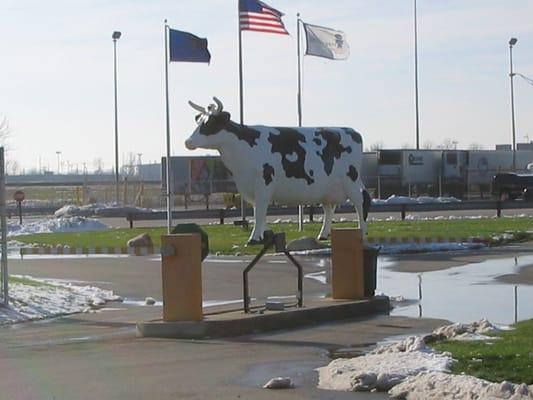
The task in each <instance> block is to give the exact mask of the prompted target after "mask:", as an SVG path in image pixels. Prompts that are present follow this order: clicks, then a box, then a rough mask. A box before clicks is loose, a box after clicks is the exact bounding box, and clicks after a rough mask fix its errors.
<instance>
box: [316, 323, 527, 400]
mask: <svg viewBox="0 0 533 400" xmlns="http://www.w3.org/2000/svg"><path fill="white" fill-rule="evenodd" d="M497 331H499V329H498V328H497V327H495V326H494V325H492V324H491V323H490V322H489V321H487V320H485V319H482V320H480V321H477V322H473V323H471V324H452V325H447V326H443V327H441V328H438V329H436V330H435V331H434V332H433V333H432V334H431V335H428V336H426V337H424V338H422V337H415V336H412V337H408V338H406V339H404V340H401V341H397V342H393V343H389V344H385V345H382V346H379V347H377V348H376V349H374V350H373V351H371V352H370V353H368V354H366V355H364V356H362V357H356V358H350V359H337V360H334V361H332V362H331V363H330V364H329V365H327V366H325V367H322V368H318V369H317V371H318V373H319V381H318V387H319V388H321V389H329V390H341V391H371V390H372V391H374V390H379V391H387V390H390V392H389V394H391V395H393V396H394V397H395V398H401V399H404V398H405V399H410V400H418V399H420V400H422V399H512V400H515V399H517V400H518V399H530V398H531V399H533V395H532V394H531V393H532V392H531V388H528V387H527V386H526V385H513V384H511V383H508V382H504V383H502V384H492V383H490V382H486V381H483V380H481V379H477V378H473V377H469V376H464V375H462V376H458V375H449V374H447V372H449V370H450V368H451V367H452V365H453V363H454V360H453V359H452V357H451V354H450V353H447V352H443V353H440V352H437V351H435V350H433V349H431V348H430V347H428V346H427V345H426V343H428V342H429V341H435V340H442V339H448V340H486V339H489V337H488V336H485V334H488V333H493V332H497ZM490 339H494V338H490ZM391 389H392V390H391ZM445 396H449V397H445ZM454 396H455V397H454ZM498 396H499V397H498ZM513 396H514V397H513ZM528 396H531V397H528Z"/></svg>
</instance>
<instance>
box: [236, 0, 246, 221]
mask: <svg viewBox="0 0 533 400" xmlns="http://www.w3.org/2000/svg"><path fill="white" fill-rule="evenodd" d="M240 14H241V7H240V1H239V0H237V24H238V25H239V111H240V123H241V125H244V94H243V87H242V86H243V79H242V30H241V15H240ZM241 220H242V221H243V222H244V221H245V220H246V213H245V210H244V197H243V195H242V193H241Z"/></svg>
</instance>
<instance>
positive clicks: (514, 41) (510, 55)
mask: <svg viewBox="0 0 533 400" xmlns="http://www.w3.org/2000/svg"><path fill="white" fill-rule="evenodd" d="M517 41H518V39H516V38H511V39H510V40H509V66H510V68H509V78H510V79H511V124H512V130H513V171H516V128H515V117H514V82H513V78H514V76H515V73H514V72H513V46H514V45H515V44H516V42H517Z"/></svg>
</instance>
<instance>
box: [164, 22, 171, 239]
mask: <svg viewBox="0 0 533 400" xmlns="http://www.w3.org/2000/svg"><path fill="white" fill-rule="evenodd" d="M168 28H169V27H168V25H167V20H166V19H165V101H166V119H167V120H166V128H167V163H166V175H167V182H166V183H167V193H166V197H167V233H168V234H170V232H171V230H172V191H171V189H170V182H172V180H171V179H170V171H171V168H170V111H169V110H170V108H169V101H168Z"/></svg>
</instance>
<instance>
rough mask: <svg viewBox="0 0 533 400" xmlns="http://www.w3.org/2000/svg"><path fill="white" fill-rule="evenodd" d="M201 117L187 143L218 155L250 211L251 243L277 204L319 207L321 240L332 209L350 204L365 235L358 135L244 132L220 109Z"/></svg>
mask: <svg viewBox="0 0 533 400" xmlns="http://www.w3.org/2000/svg"><path fill="white" fill-rule="evenodd" d="M213 99H214V101H215V103H216V104H211V105H209V106H208V108H207V110H206V109H205V108H203V107H201V106H198V105H196V104H194V103H192V102H189V104H190V105H191V107H193V108H194V109H195V110H197V111H200V114H199V115H197V116H196V121H197V122H198V128H196V130H195V131H194V133H193V134H192V135H191V137H189V138H188V139H187V140H186V141H185V146H186V147H187V148H188V149H189V150H194V149H196V148H205V149H216V150H218V151H219V152H220V157H221V158H222V161H223V162H224V164H225V165H226V167H227V168H228V169H229V170H230V171H231V173H232V174H233V178H234V180H235V183H236V185H237V188H238V189H239V192H240V193H241V194H242V195H243V196H244V198H245V199H246V200H247V201H249V202H250V203H252V204H253V205H254V216H255V226H254V229H253V231H252V233H251V236H250V239H249V242H250V243H257V242H260V241H261V240H262V239H263V232H264V231H265V230H266V229H267V225H266V214H267V208H268V205H269V204H270V203H271V202H272V201H276V202H277V203H280V204H286V205H297V204H318V203H320V204H322V206H323V208H324V221H323V224H322V229H321V230H320V233H319V236H318V237H319V239H325V238H327V237H328V236H329V234H330V231H331V222H332V219H333V213H334V212H335V206H336V205H337V204H341V203H344V202H345V201H346V200H347V199H350V200H351V202H352V203H353V204H354V206H355V209H356V211H357V215H358V217H359V225H360V227H361V229H362V231H363V233H366V222H365V221H366V214H367V210H368V207H369V205H370V196H369V195H368V193H367V192H366V190H365V187H364V185H363V182H362V181H361V177H360V171H361V163H362V148H363V144H362V139H361V135H359V133H357V132H356V131H354V130H353V129H351V128H286V127H270V126H262V125H258V126H246V125H240V124H237V123H235V122H233V121H231V120H230V114H229V113H228V112H225V111H223V106H222V103H221V102H220V101H219V100H218V99H217V98H216V97H214V98H213Z"/></svg>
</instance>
